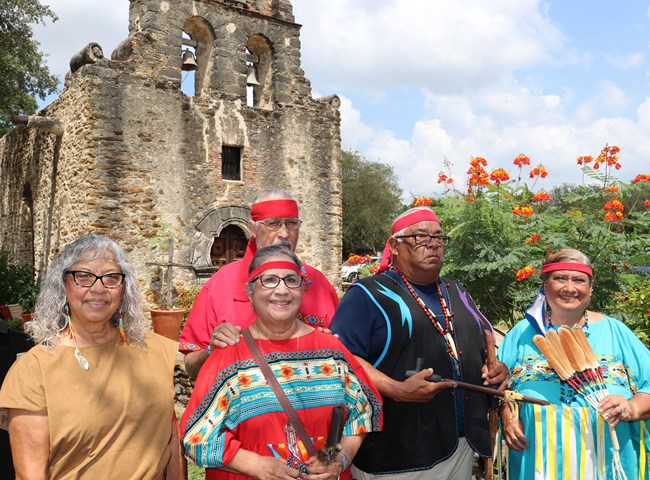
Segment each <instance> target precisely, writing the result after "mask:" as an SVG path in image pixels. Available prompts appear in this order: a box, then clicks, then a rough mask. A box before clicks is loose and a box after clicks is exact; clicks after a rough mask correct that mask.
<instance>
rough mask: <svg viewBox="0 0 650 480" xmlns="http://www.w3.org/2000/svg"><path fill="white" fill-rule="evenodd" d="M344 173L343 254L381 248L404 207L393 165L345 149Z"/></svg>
mask: <svg viewBox="0 0 650 480" xmlns="http://www.w3.org/2000/svg"><path fill="white" fill-rule="evenodd" d="M342 176H343V255H344V256H345V258H347V256H348V255H350V254H351V253H374V252H377V251H381V250H382V249H383V248H384V243H385V242H386V239H387V238H388V236H389V235H390V226H391V223H392V221H393V219H394V217H395V216H396V215H397V214H398V213H399V212H400V211H401V210H402V204H401V201H400V198H401V196H402V189H401V188H400V187H399V183H398V179H397V176H396V174H395V172H394V171H393V168H392V167H390V166H389V165H386V164H384V163H378V162H371V161H369V160H367V159H366V158H364V157H363V155H361V154H360V153H359V152H355V151H353V150H344V151H343V161H342Z"/></svg>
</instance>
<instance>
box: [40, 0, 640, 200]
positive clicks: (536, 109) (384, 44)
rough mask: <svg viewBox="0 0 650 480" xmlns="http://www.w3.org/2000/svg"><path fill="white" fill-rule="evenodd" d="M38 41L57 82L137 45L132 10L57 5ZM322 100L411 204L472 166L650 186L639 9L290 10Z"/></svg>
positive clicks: (515, 4)
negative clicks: (588, 165) (601, 162)
mask: <svg viewBox="0 0 650 480" xmlns="http://www.w3.org/2000/svg"><path fill="white" fill-rule="evenodd" d="M47 3H48V4H49V5H50V6H51V8H52V9H53V10H54V11H55V12H56V13H57V15H58V16H59V17H60V20H59V21H58V22H56V23H54V24H48V25H47V26H45V27H38V28H36V29H35V31H36V37H37V40H39V41H40V42H41V46H42V49H43V51H45V52H46V53H48V54H49V57H48V61H49V63H50V65H51V68H52V71H53V72H54V73H56V74H58V75H61V78H63V76H64V75H65V73H66V72H67V71H68V63H69V60H70V57H72V55H74V54H75V53H76V52H77V51H79V50H81V48H83V47H84V46H85V45H86V44H87V43H89V42H93V41H94V42H98V43H99V44H100V45H101V46H102V47H103V49H104V54H105V56H110V53H111V52H112V50H113V49H114V48H115V46H116V45H117V44H118V43H119V42H120V41H121V40H123V39H124V38H126V36H127V34H128V2H125V1H119V2H106V1H100V0H85V1H84V2H78V1H76V0H50V1H49V2H47ZM292 3H293V6H294V15H295V17H296V22H297V23H300V24H301V25H302V30H301V42H302V66H303V69H304V70H305V73H306V75H307V77H308V78H309V79H310V81H311V84H312V89H313V95H314V96H316V97H318V96H321V95H329V94H332V93H336V94H338V95H339V96H340V97H341V99H342V105H341V116H342V127H341V137H342V145H343V147H344V148H351V149H354V150H357V151H359V152H361V153H362V154H363V155H364V156H365V157H366V158H368V159H369V160H372V161H381V162H383V163H387V164H389V165H391V166H393V168H394V170H395V172H396V173H397V174H398V176H399V180H400V184H401V185H402V188H403V189H404V194H405V196H404V200H405V201H409V200H410V199H411V198H412V195H422V194H435V193H440V192H441V191H442V189H441V187H440V186H439V185H438V184H437V183H436V180H437V176H438V172H440V171H441V170H443V168H444V167H443V161H444V160H445V158H446V159H448V160H449V161H450V162H451V164H452V166H451V173H452V175H453V176H454V178H455V180H456V185H457V186H458V188H461V189H462V188H464V186H463V183H464V181H465V178H466V175H465V172H466V171H467V169H468V163H469V160H470V159H471V157H472V156H482V157H485V158H486V159H487V160H488V170H490V171H491V170H492V169H494V168H497V167H502V168H505V169H506V170H509V171H510V172H511V173H512V174H513V175H514V173H515V172H514V166H513V165H512V160H513V159H514V157H516V156H517V155H518V154H519V153H525V154H527V155H529V156H530V157H531V159H532V163H533V165H531V166H536V165H537V164H540V163H541V164H543V165H544V166H545V168H546V169H547V170H548V172H549V176H548V178H547V179H546V180H545V181H544V182H543V183H541V184H539V183H538V184H537V187H540V186H541V187H542V188H545V189H550V188H552V187H553V186H555V185H558V184H560V183H563V182H568V183H580V182H581V181H582V174H581V172H580V170H579V168H578V166H577V165H576V157H577V156H579V155H587V154H592V155H597V154H598V152H599V151H600V149H601V148H602V147H603V146H604V145H605V144H606V143H609V144H610V145H613V144H616V145H619V146H620V147H621V148H622V154H621V163H622V165H623V168H622V169H621V170H620V171H619V172H617V175H618V177H619V178H620V179H621V180H623V181H629V180H631V179H632V178H633V177H634V176H635V175H636V174H637V173H650V96H649V95H648V86H649V82H650V64H649V62H648V59H649V53H650V52H649V50H648V49H649V47H650V2H642V1H638V0H628V1H625V2H616V3H615V2H611V1H609V0H607V1H606V0H591V1H585V0H570V1H567V0H550V1H541V0H463V1H460V2H450V1H449V0H320V1H319V0H293V2H292Z"/></svg>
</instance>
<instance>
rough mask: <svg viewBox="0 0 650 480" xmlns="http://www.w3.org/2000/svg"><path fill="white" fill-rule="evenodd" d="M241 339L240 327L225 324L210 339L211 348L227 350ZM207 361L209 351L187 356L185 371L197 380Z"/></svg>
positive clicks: (218, 326)
mask: <svg viewBox="0 0 650 480" xmlns="http://www.w3.org/2000/svg"><path fill="white" fill-rule="evenodd" d="M240 338H241V327H240V326H238V325H233V324H232V323H227V322H223V323H220V324H219V325H217V326H216V327H214V330H213V331H212V336H211V337H210V346H211V347H212V349H213V350H214V349H215V348H226V347H228V346H232V345H235V344H237V343H239V340H240ZM207 359H208V350H207V349H205V348H204V349H202V350H195V351H193V352H189V353H187V354H185V371H186V372H187V374H188V375H189V376H190V377H192V378H196V377H197V376H198V375H199V371H200V370H201V367H202V366H203V364H204V363H205V361H206V360H207Z"/></svg>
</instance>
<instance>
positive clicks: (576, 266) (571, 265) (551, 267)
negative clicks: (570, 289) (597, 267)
mask: <svg viewBox="0 0 650 480" xmlns="http://www.w3.org/2000/svg"><path fill="white" fill-rule="evenodd" d="M558 270H570V271H572V272H582V273H586V274H587V275H589V276H590V277H593V276H594V272H593V270H592V269H591V267H590V266H589V265H585V264H584V263H577V262H554V263H547V264H546V265H542V275H544V274H545V273H549V272H556V271H558Z"/></svg>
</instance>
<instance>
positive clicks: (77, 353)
mask: <svg viewBox="0 0 650 480" xmlns="http://www.w3.org/2000/svg"><path fill="white" fill-rule="evenodd" d="M63 311H64V312H65V316H66V318H67V320H68V329H69V330H70V335H69V336H70V340H72V343H73V345H74V356H75V357H76V358H77V362H79V366H80V367H81V368H83V369H84V370H88V369H89V368H90V364H89V363H88V360H86V357H84V356H83V355H82V353H81V350H79V345H78V344H77V336H76V335H75V334H74V326H73V325H72V317H70V307H69V306H68V304H67V303H66V304H65V307H64V309H63Z"/></svg>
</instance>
